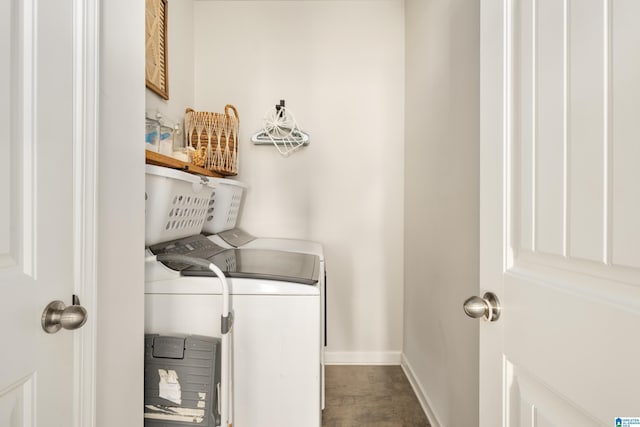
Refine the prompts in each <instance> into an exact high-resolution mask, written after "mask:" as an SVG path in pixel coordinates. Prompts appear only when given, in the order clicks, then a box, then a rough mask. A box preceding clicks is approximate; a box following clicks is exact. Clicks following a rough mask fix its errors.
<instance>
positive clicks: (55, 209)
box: [0, 0, 95, 427]
mask: <svg viewBox="0 0 640 427" xmlns="http://www.w3.org/2000/svg"><path fill="white" fill-rule="evenodd" d="M90 3H91V2H90V1H87V2H82V1H71V0H53V1H52V0H3V1H0V21H2V22H1V23H0V85H1V90H0V94H1V95H0V200H1V201H0V301H2V309H1V310H0V340H1V344H0V426H2V427H27V426H28V427H35V426H40V427H48V426H61V427H72V426H77V427H79V426H83V427H89V426H91V425H92V414H91V411H92V409H91V408H92V406H91V404H90V401H91V399H92V398H93V391H92V390H93V383H92V380H91V370H92V354H91V351H92V346H91V342H92V340H91V336H92V335H91V330H92V328H93V326H90V325H93V322H92V320H91V317H90V316H91V313H89V324H87V325H85V328H87V329H84V330H79V331H70V330H64V329H63V330H61V331H60V332H58V333H55V334H47V333H45V332H44V330H43V328H42V326H41V317H42V314H43V310H44V309H45V307H46V306H47V305H48V304H49V303H50V302H52V301H54V300H61V301H62V302H63V303H64V304H66V305H71V304H72V295H73V294H77V295H78V296H79V297H80V298H81V300H82V299H83V298H84V299H85V301H81V302H82V303H84V305H85V306H87V308H89V306H91V300H92V294H91V292H87V289H91V286H92V284H93V279H92V277H93V273H92V267H91V264H90V261H91V260H92V256H93V255H92V254H93V249H92V245H93V244H92V243H91V240H90V238H91V236H92V231H91V230H92V227H93V220H92V215H93V214H92V208H91V206H92V205H91V203H92V200H93V188H94V183H93V180H92V178H91V176H92V174H93V172H92V163H91V162H88V163H87V162H85V158H91V155H90V153H89V152H88V151H87V150H88V147H90V145H91V144H88V143H86V141H87V138H85V136H86V134H88V133H89V129H88V127H87V124H88V123H91V119H90V118H88V117H86V116H87V113H88V112H90V111H91V107H90V106H88V105H89V103H91V102H90V100H89V99H88V98H87V96H86V95H87V93H89V92H88V91H89V90H90V85H89V83H90V82H95V80H92V79H89V78H87V72H88V71H89V68H88V67H87V64H88V62H86V58H87V52H88V51H89V49H88V46H87V44H86V41H87V38H86V34H87V33H86V29H87V23H88V20H87V17H88V14H87V9H86V7H87V5H88V4H90ZM91 105H93V104H91ZM89 140H90V138H89ZM85 278H86V280H85ZM54 317H55V316H54ZM63 323H65V324H67V323H66V320H65V321H63ZM67 326H70V325H67ZM86 374H88V375H86ZM85 409H88V412H87V411H85Z"/></svg>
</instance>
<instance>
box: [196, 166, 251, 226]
mask: <svg viewBox="0 0 640 427" xmlns="http://www.w3.org/2000/svg"><path fill="white" fill-rule="evenodd" d="M211 181H212V182H213V185H214V186H215V189H214V190H213V193H212V194H211V199H210V200H209V207H208V209H207V217H206V220H205V223H204V227H203V231H204V232H205V233H210V234H216V233H220V232H222V231H226V230H231V229H232V228H234V227H235V226H236V223H237V222H238V215H239V214H240V207H241V206H242V194H243V192H244V189H245V188H247V185H246V184H244V183H242V182H239V181H236V180H233V179H225V178H213V179H212V180H211Z"/></svg>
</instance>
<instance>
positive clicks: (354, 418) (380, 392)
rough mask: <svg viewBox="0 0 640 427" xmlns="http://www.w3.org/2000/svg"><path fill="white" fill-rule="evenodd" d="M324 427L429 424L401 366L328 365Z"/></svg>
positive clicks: (426, 425)
mask: <svg viewBox="0 0 640 427" xmlns="http://www.w3.org/2000/svg"><path fill="white" fill-rule="evenodd" d="M325 375H326V405H325V409H324V411H323V413H322V426H323V427H368V426H371V427H429V426H430V424H429V421H428V420H427V417H426V416H425V414H424V411H423V410H422V407H421V406H420V403H419V402H418V399H417V397H416V395H415V393H414V392H413V389H412V388H411V385H410V384H409V381H408V380H407V378H406V376H405V375H404V372H403V371H402V368H401V367H400V366H327V367H326V374H325Z"/></svg>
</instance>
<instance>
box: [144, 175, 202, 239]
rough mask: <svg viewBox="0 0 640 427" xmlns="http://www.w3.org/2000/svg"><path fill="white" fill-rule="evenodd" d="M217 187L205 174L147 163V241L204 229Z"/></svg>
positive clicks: (184, 235)
mask: <svg viewBox="0 0 640 427" xmlns="http://www.w3.org/2000/svg"><path fill="white" fill-rule="evenodd" d="M214 188H215V183H213V182H212V181H211V180H209V179H207V178H206V177H201V176H198V175H192V174H189V173H186V172H181V171H178V170H175V169H170V168H165V167H161V166H154V165H146V183H145V245H146V246H149V245H154V244H156V243H161V242H166V241H169V240H174V239H180V238H182V237H188V236H192V235H194V234H199V233H201V232H202V227H203V226H204V223H205V219H206V218H207V209H208V206H209V201H210V199H211V195H212V193H213V191H214Z"/></svg>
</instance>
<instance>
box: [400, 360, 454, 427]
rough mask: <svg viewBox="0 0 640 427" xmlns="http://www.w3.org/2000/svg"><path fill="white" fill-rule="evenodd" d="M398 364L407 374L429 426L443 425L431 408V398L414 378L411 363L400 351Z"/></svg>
mask: <svg viewBox="0 0 640 427" xmlns="http://www.w3.org/2000/svg"><path fill="white" fill-rule="evenodd" d="M400 366H402V370H403V371H404V373H405V375H406V376H407V379H408V380H409V383H410V384H411V387H412V388H413V391H414V392H415V393H416V396H417V397H418V401H419V402H420V405H421V406H422V409H423V410H424V413H425V415H426V416H427V419H428V420H429V423H430V424H431V427H443V426H442V423H441V422H440V418H439V417H438V416H437V415H436V412H435V411H434V410H433V405H432V404H431V400H430V399H429V396H427V393H425V391H424V388H422V384H421V383H420V381H418V379H417V378H416V375H415V373H414V371H413V368H412V367H411V363H409V361H408V360H407V358H406V357H405V355H404V353H402V355H401V363H400Z"/></svg>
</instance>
